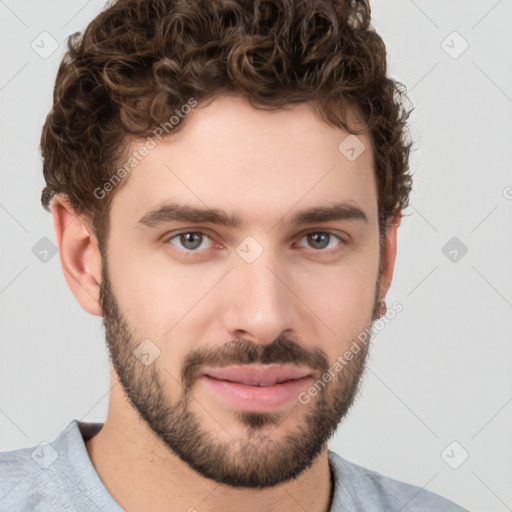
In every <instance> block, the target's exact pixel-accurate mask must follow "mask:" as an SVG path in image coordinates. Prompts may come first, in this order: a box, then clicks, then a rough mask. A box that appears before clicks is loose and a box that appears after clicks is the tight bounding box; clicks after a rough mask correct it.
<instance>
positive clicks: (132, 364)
mask: <svg viewBox="0 0 512 512" xmlns="http://www.w3.org/2000/svg"><path fill="white" fill-rule="evenodd" d="M102 263H103V265H102V282H101V285H100V303H101V306H102V308H103V325H104V329H105V337H106V341H107V344H108V353H109V359H110V363H111V365H112V366H113V368H114V370H115V372H116V374H117V377H118V380H119V382H120V383H121V385H122V388H123V391H124V393H125V395H126V397H127V399H128V400H129V402H130V403H131V405H132V406H133V408H134V410H135V411H136V412H137V413H138V415H139V416H140V418H142V420H143V421H144V422H145V424H146V425H147V426H148V427H149V428H150V429H151V431H152V432H154V434H156V436H157V438H158V439H159V440H160V441H161V442H162V443H164V445H165V446H167V447H168V448H169V450H171V452H172V453H173V454H175V455H176V456H178V457H179V458H180V459H181V460H182V461H184V462H185V463H186V464H187V465H188V466H189V467H191V468H192V469H194V470H195V471H196V472H197V473H199V474H200V475H202V476H203V477H206V478H208V479H211V480H213V481H215V482H219V483H222V484H225V485H229V486H232V487H246V488H268V487H272V486H275V485H278V484H280V483H283V482H286V481H288V480H291V479H294V478H296V477H298V476H299V475H300V474H301V473H302V472H303V471H304V470H305V469H307V468H309V467H311V465H312V464H313V462H314V460H315V458H316V457H317V456H318V455H319V454H320V453H321V452H322V451H323V450H324V449H326V447H327V441H328V440H329V439H330V437H331V436H332V435H333V434H334V432H335V431H336V429H337V427H338V425H339V424H340V422H341V420H342V419H343V418H344V417H345V416H346V414H347V412H348V410H349V409H350V407H351V405H352V403H353V401H354V399H355V396H356V394H357V391H358V386H359V382H360V380H361V376H362V374H363V372H364V368H365V362H366V356H367V353H368V347H369V343H368V342H365V343H362V344H359V345H360V350H359V351H358V352H357V353H356V354H354V356H353V358H352V359H351V360H350V361H349V362H348V361H346V363H347V364H345V365H344V366H343V368H342V370H341V371H339V372H337V374H335V376H334V377H333V378H332V380H331V381H330V382H329V383H328V384H325V383H322V384H323V386H321V387H320V386H318V388H320V389H318V393H317V395H316V397H315V398H316V400H315V399H314V400H311V401H310V402H309V403H308V404H307V407H308V410H307V412H306V413H305V414H304V416H302V414H301V418H302V417H303V418H304V419H303V420H301V421H300V423H298V424H297V425H296V426H295V428H294V429H287V431H286V433H283V434H282V435H279V436H276V435H274V436H273V437H272V433H273V432H274V431H275V430H276V429H279V426H280V424H281V423H282V422H283V421H284V420H285V419H286V417H287V416H285V417H283V416H284V414H283V413H282V412H248V411H235V412H234V413H233V414H234V417H235V419H236V421H237V422H238V423H239V424H241V425H244V427H245V430H246V431H247V434H246V435H245V436H243V438H233V437H232V438H231V439H229V440H225V441H223V440H221V439H220V438H219V436H218V435H215V432H214V431H212V430H211V429H210V430H208V429H206V428H205V427H204V426H203V425H202V423H201V419H200V417H199V416H198V415H197V414H196V413H195V412H194V411H193V410H191V408H190V404H191V402H192V401H194V400H195V398H194V397H193V395H192V392H193V389H194V382H195V381H196V379H197V376H198V373H199V371H200V370H201V368H202V367H204V366H210V367H215V366H227V365H242V364H251V363H258V364H286V363H291V364H295V365H300V366H303V365H304V366H307V367H308V368H310V369H311V370H313V371H314V372H315V376H316V377H317V378H318V379H320V378H321V376H322V375H324V374H326V373H328V370H329V368H330V367H331V366H332V363H331V364H330V363H329V360H328V357H327V354H326V353H325V352H324V351H323V350H321V349H319V348H313V347H306V346H303V345H301V344H299V343H297V342H296V341H295V340H293V339H290V338H287V337H283V336H279V337H278V338H276V339H275V340H274V341H272V343H269V344H266V345H262V344H257V343H254V342H251V341H248V340H244V339H234V340H231V341H230V342H228V343H226V344H224V345H222V346H220V347H215V348H212V347H204V348H199V349H196V350H192V351H190V352H189V353H188V354H187V355H186V357H185V358H184V360H183V363H182V366H181V375H180V379H181V381H178V379H176V378H174V381H175V382H176V387H177V388H180V387H181V394H180V397H179V399H178V400H177V401H173V400H172V399H170V398H169V395H168V391H167V389H166V388H168V385H166V384H165V379H164V378H163V377H165V375H164V372H167V373H168V374H169V376H170V377H171V378H172V376H171V374H170V372H169V371H168V370H167V369H166V368H165V366H162V365H161V364H157V363H159V361H161V360H162V359H163V358H158V359H156V360H155V361H154V362H153V363H152V364H150V365H148V366H145V365H144V364H142V363H141V361H139V359H138V358H137V357H136V356H135V355H134V350H135V349H136V348H137V346H138V345H139V344H140V343H141V341H142V339H143V338H139V337H137V336H136V334H135V331H134V330H133V329H131V328H130V326H129V324H128V321H127V319H126V317H125V316H124V315H123V314H122V312H121V311H120V309H119V305H118V302H117V300H116V297H115V296H114V293H113V291H112V287H111V283H110V281H109V279H108V275H107V274H108V268H107V260H106V258H104V257H103V256H102ZM378 288H379V287H378V281H377V285H376V294H375V303H374V307H373V312H372V313H371V314H370V315H369V316H370V317H373V318H370V319H369V321H368V322H367V324H368V325H366V326H364V328H366V330H365V331H364V332H366V333H368V332H369V330H368V329H369V328H370V327H371V325H372V323H373V320H375V312H376V307H377V297H378V294H379V289H378ZM343 341H345V340H343ZM346 341H350V340H346ZM354 341H355V342H356V343H357V340H354ZM368 341H369V340H368ZM347 347H348V344H345V343H340V353H341V352H342V351H343V352H345V351H346V350H347ZM317 378H315V382H318V381H317ZM167 380H168V379H167ZM199 406H200V407H202V408H203V409H205V408H204V407H203V406H202V405H201V404H199ZM301 407H306V405H304V402H301V403H299V404H297V405H295V407H294V408H293V410H292V412H294V411H295V412H296V410H297V408H301ZM207 412H208V411H207ZM277 433H279V431H277ZM276 437H278V438H277V439H276Z"/></svg>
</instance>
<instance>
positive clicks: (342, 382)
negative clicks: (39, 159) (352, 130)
mask: <svg viewBox="0 0 512 512" xmlns="http://www.w3.org/2000/svg"><path fill="white" fill-rule="evenodd" d="M347 136H348V133H347V132H345V131H343V130H341V129H337V128H333V127H331V126H329V125H327V124H326V123H325V122H323V121H321V120H319V119H318V118H317V117H316V116H315V115H314V114H313V111H312V110H311V108H310V107H309V106H308V105H304V104H303V105H300V106H296V107H293V108H292V109H289V110H280V111H277V112H264V111H260V110H256V109H253V108H252V107H250V106H249V105H248V104H246V103H244V102H243V101H242V100H240V99H234V98H231V99H229V98H226V97H221V98H218V99H217V100H216V101H214V102H213V103H211V104H210V105H208V106H207V107H205V108H196V109H195V110H194V111H193V113H192V114H189V118H188V119H187V124H186V126H185V127H184V129H183V130H182V131H181V132H179V133H177V134H175V135H173V136H172V138H169V139H168V141H167V142H165V143H163V142H162V143H158V144H157V145H156V147H155V148H154V149H151V150H150V151H149V154H148V155H147V156H145V157H144V158H143V159H142V161H141V162H140V163H139V164H138V165H137V166H136V167H135V168H134V169H133V170H132V172H131V175H130V177H129V179H128V181H127V182H126V184H124V185H123V186H122V187H120V188H119V190H116V191H115V196H114V198H113V201H112V207H111V212H110V215H111V229H110V235H109V239H108V243H107V247H106V253H105V248H104V251H103V252H104V254H103V273H102V276H103V281H102V284H101V304H102V308H103V315H104V325H105V330H106V338H107V342H108V346H109V351H110V356H111V360H112V363H113V365H114V368H115V371H116V373H117V376H118V379H119V381H120V382H121V384H122V387H123V390H124V392H125V393H126V396H127V397H128V399H129V400H130V402H131V405H132V406H133V407H134V409H135V410H136V411H138V413H139V414H140V416H141V417H142V418H143V420H144V421H145V422H146V424H147V426H148V428H149V429H150V431H152V432H153V433H154V434H155V435H156V436H157V438H158V439H160V440H161V441H162V443H164V445H165V446H168V447H169V449H170V450H172V451H173V452H174V453H175V454H177V455H178V456H179V457H180V458H181V459H182V460H184V461H185V462H186V463H188V464H189V465H190V466H191V467H192V468H194V469H195V470H196V471H198V472H199V473H201V474H202V475H204V476H205V477H208V478H211V479H213V480H215V481H218V482H222V483H225V484H228V485H232V486H245V487H266V486H273V485H276V484H278V483H281V482H284V481H287V480H289V479H291V478H293V477H295V476H297V475H298V474H299V473H301V472H302V471H303V470H304V469H306V468H307V467H309V466H310V465H311V463H312V462H313V460H314V459H315V457H316V456H317V455H318V454H319V453H320V451H321V450H322V449H323V448H325V446H326V442H327V440H328V438H329V437H330V436H331V435H332V433H333V432H334V430H335V429H336V426H337V425H338V424H339V422H340V420H341V419H342V417H343V416H344V415H345V414H346V412H347V410H348V408H349V407H350V405H351V403H352V401H353V398H354V395H355V392H356V389H357V384H358V381H359V379H360V376H361V373H362V371H363V368H364V362H365V357H366V353H367V347H366V345H364V344H363V345H362V346H361V350H360V351H358V352H357V353H356V354H355V355H354V358H353V359H352V360H351V361H350V362H347V364H344V365H343V368H342V369H341V370H338V371H333V370H332V367H333V364H334V362H335V361H336V360H338V361H339V360H340V358H339V356H343V354H344V353H345V352H346V351H347V350H348V349H349V348H350V346H351V344H352V341H353V340H354V339H357V337H358V335H359V334H360V333H361V332H363V331H364V330H365V329H368V328H369V327H370V326H371V323H372V320H373V319H374V311H375V305H376V298H377V294H378V277H379V275H378V268H379V256H380V254H379V229H378V220H377V219H378V216H377V192H376V185H375V178H374V175H373V173H374V171H373V157H372V149H371V145H370V141H369V139H368V138H367V137H366V136H363V135H361V136H359V139H360V140H361V141H362V142H363V143H364V144H365V146H366V149H365V150H364V151H363V152H362V153H361V154H360V155H359V156H358V157H357V158H356V159H355V160H353V159H348V158H347V157H346V156H345V154H346V153H345V154H343V153H342V152H340V150H339V149H338V146H339V145H340V143H341V142H342V141H343V140H344V139H345V138H346V137H347ZM137 148H140V146H139V145H135V144H134V145H133V149H134V150H136V149H137ZM167 203H176V204H179V205H184V206H188V207H195V208H200V209H207V208H210V209H217V210H223V211H224V212H226V213H227V214H228V215H229V216H236V217H237V218H238V219H239V220H240V221H241V223H240V225H236V226H235V225H231V226H226V225H224V224H221V223H214V222H212V220H214V219H210V220H209V221H206V220H205V219H198V218H197V217H196V218H195V219H194V220H173V218H172V217H171V216H170V215H166V214H165V212H164V213H162V211H160V212H159V213H158V214H156V215H155V214H153V215H151V214H150V212H152V211H155V210H158V209H159V208H160V207H162V206H163V205H165V204H167ZM337 203H345V207H344V209H342V213H343V212H345V213H346V212H347V211H349V209H350V208H352V210H351V211H352V213H351V215H346V214H345V215H343V214H342V215H341V216H339V217H340V218H334V219H324V220H322V219H319V218H318V217H317V218H316V219H313V218H311V216H310V217H309V219H305V218H302V219H299V222H298V223H297V222H295V221H294V217H295V216H296V215H297V214H298V213H300V212H304V211H305V210H310V209H312V208H322V207H327V206H333V205H335V204H337ZM347 205H348V206H349V208H347ZM357 210H360V212H358V211H357ZM174 211H175V210H174ZM361 212H362V214H361ZM167 213H169V210H168V211H167ZM363 217H364V218H363ZM141 219H142V222H141ZM307 221H309V222H307ZM144 340H146V341H144ZM148 340H151V341H148ZM143 342H144V343H143ZM141 343H142V345H141ZM141 352H142V353H143V354H142V357H141V359H143V360H144V361H145V362H146V363H147V362H148V361H152V362H150V364H144V363H143V362H141V360H140V359H139V357H140V356H141V354H140V353H141ZM135 354H137V355H139V357H136V355H135ZM153 359H154V360H153ZM235 366H236V367H240V366H242V368H241V372H242V373H241V374H240V373H236V372H234V371H232V370H239V369H240V368H234V369H233V367H235ZM248 368H249V369H250V368H252V369H254V370H256V372H255V373H248V372H247V369H248ZM290 368H291V369H292V370H294V369H295V370H297V371H296V372H295V373H293V374H286V373H283V372H285V371H286V370H287V369H290ZM329 368H331V373H332V374H333V375H334V376H333V378H331V379H330V381H328V380H327V379H324V380H323V382H322V383H321V385H319V383H318V382H319V380H320V381H321V380H322V376H323V375H325V373H326V372H328V371H329ZM269 369H270V370H275V371H277V372H278V373H260V371H264V370H269ZM222 370H228V371H229V372H230V373H228V374H227V375H228V377H226V374H222V375H221V374H220V373H219V371H222ZM279 372H281V373H279ZM276 375H277V377H275V376H276ZM283 375H284V376H285V377H283ZM279 376H281V377H282V378H283V379H286V380H287V381H286V382H283V383H274V384H272V382H275V380H276V378H277V379H278V380H279ZM215 377H217V378H215ZM223 377H224V378H223ZM299 377H300V378H299ZM230 379H233V380H235V381H237V382H238V383H236V384H235V383H233V382H227V381H228V380H230ZM241 381H243V382H249V383H246V384H243V383H241ZM265 381H266V382H265ZM315 383H317V385H316V389H317V392H316V394H315V393H308V390H309V389H310V388H311V387H312V386H313V387H314V385H315ZM258 384H259V385H258ZM268 384H272V385H268ZM304 392H306V393H308V397H309V398H310V399H309V401H306V400H304V399H303V400H299V399H298V397H299V394H300V393H302V396H303V397H304V396H305V395H304ZM306 402H307V403H306Z"/></svg>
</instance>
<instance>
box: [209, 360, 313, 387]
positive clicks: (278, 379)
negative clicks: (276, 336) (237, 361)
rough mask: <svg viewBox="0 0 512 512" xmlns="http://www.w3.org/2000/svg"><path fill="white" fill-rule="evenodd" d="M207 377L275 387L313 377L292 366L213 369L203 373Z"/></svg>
mask: <svg viewBox="0 0 512 512" xmlns="http://www.w3.org/2000/svg"><path fill="white" fill-rule="evenodd" d="M202 373H203V374H204V375H206V376H207V377H210V378H212V379H217V380H224V381H228V382H235V383H238V384H245V385H247V386H261V387H264V386H274V385H275V384H281V383H283V382H288V381H290V380H298V379H303V378H304V377H308V376H310V375H311V371H310V370H309V369H307V368H300V367H298V366H291V365H244V366H229V367H226V368H211V369H206V370H204V371H203V372H202Z"/></svg>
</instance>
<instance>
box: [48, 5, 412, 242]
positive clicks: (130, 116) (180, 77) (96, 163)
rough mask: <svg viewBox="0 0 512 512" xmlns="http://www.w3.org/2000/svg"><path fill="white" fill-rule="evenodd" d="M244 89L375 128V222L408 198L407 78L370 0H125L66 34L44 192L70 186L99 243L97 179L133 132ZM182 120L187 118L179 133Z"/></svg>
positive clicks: (105, 207) (337, 122)
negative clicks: (393, 64) (391, 72)
mask: <svg viewBox="0 0 512 512" xmlns="http://www.w3.org/2000/svg"><path fill="white" fill-rule="evenodd" d="M220 94H235V95H239V96H241V97H243V98H245V99H246V100H248V101H249V102H250V104H251V105H252V106H253V107H255V108H261V109H268V110H274V109H282V108H286V106H288V105H293V104H297V103H303V102H309V103H311V104H312V105H313V106H314V108H315V111H317V112H318V114H319V115H320V117H321V119H323V120H325V121H326V122H327V123H329V124H332V125H334V126H337V127H342V128H344V129H346V130H347V131H348V132H349V133H352V134H359V133H361V132H360V131H357V130H355V128H354V127H353V126H349V124H348V122H347V115H349V112H348V108H351V109H352V112H357V113H358V118H359V119H360V120H361V121H362V122H363V124H364V128H363V129H364V130H368V133H369V136H370V140H371V142H372V146H373V151H374V160H375V176H376V180H377V190H378V211H379V226H380V229H381V234H383V233H384V232H385V227H386V222H387V221H388V219H390V218H392V217H394V216H396V215H397V214H399V213H400V212H401V211H402V210H403V209H404V208H406V207H407V205H408V200H409V193H410V190H411V183H412V179H411V176H410V174H409V173H408V166H409V164H408V160H409V151H410V148H411V145H412V143H411V142H410V141H409V140H408V131H407V119H408V117H409V114H410V112H411V111H412V109H411V110H407V109H406V108H405V107H404V101H403V100H405V99H407V96H406V94H405V86H403V84H401V83H400V82H398V81H396V80H393V79H391V78H389V77H388V76H387V66H386V47H385V44H384V42H383V41H382V39H381V37H380V36H379V35H378V34H377V33H376V32H375V30H374V29H373V28H372V27H371V9H370V5H369V3H368V0H362V1H358V0H254V1H253V0H186V1H180V0H118V1H116V2H114V3H112V4H110V5H109V6H108V8H107V9H106V10H104V11H103V12H101V13H100V14H99V15H98V16H97V17H96V18H95V19H94V20H93V21H92V22H91V23H90V24H89V25H88V27H87V28H86V30H85V32H84V34H83V36H82V35H81V34H80V32H77V33H75V34H73V35H71V36H70V37H69V38H68V50H67V52H66V53H65V55H64V57H63V59H62V62H61V64H60V67H59V70H58V73H57V78H56V83H55V88H54V93H53V108H52V110H51V112H50V113H49V115H48V117H47V118H46V122H45V124H44V127H43V131H42V137H41V152H42V156H43V173H44V178H45V181H46V187H45V188H44V190H43V192H42V196H41V202H42V204H43V207H44V208H45V209H46V210H49V204H50V202H51V199H52V198H53V197H54V196H55V195H57V194H62V195H65V196H66V197H67V198H68V199H69V201H70V203H71V205H72V207H73V208H74V209H75V211H76V212H77V213H78V214H81V213H84V214H86V215H87V216H88V217H89V219H90V220H91V222H92V226H93V229H94V231H95V234H96V236H97V239H98V242H99V244H100V248H101V246H102V244H103V242H105V241H106V237H107V236H108V231H109V220H108V216H109V208H110V204H111V201H112V197H113V193H110V194H108V195H105V197H103V198H101V199H99V198H98V197H97V194H95V192H94V191H95V189H97V188H98V187H102V186H103V185H104V184H105V183H106V181H107V180H109V179H110V178H111V177H112V176H113V175H114V174H115V171H116V168H118V166H119V165H121V162H122V161H123V159H126V154H127V153H126V152H127V149H128V148H129V144H130V142H131V141H132V140H141V139H144V138H147V137H148V136H150V135H151V134H152V133H154V130H155V126H158V125H162V123H164V122H166V121H168V120H169V119H170V118H171V117H172V116H173V115H174V113H175V112H176V110H177V109H179V108H180V107H182V106H183V105H185V104H187V101H189V100H190V98H194V99H195V100H196V101H198V102H206V101H208V100H211V99H214V98H215V97H217V96H218V95H220ZM185 125H186V119H183V121H182V122H180V123H179V124H178V125H177V126H176V127H174V129H173V132H176V131H178V130H180V129H182V128H183V126H185Z"/></svg>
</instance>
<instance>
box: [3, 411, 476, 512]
mask: <svg viewBox="0 0 512 512" xmlns="http://www.w3.org/2000/svg"><path fill="white" fill-rule="evenodd" d="M102 425H103V424H102V423H85V422H79V421H78V420H76V419H75V420H72V421H71V422H70V423H69V424H68V426H67V427H66V428H65V429H64V430H63V431H62V432H61V433H60V434H59V436H58V437H57V438H56V439H55V440H54V441H52V442H51V443H41V444H40V445H38V446H34V447H31V448H21V449H19V450H12V451H5V452H0V511H1V512H18V511H20V512H22V511H23V512H25V511H27V512H28V511H31V512H75V511H76V512H89V511H90V512H100V511H101V512H124V511H123V509H122V508H121V506H120V505H119V504H118V503H117V502H116V501H115V500H114V498H113V497H112V496H111V495H110V493H109V492H108V490H107V488H106V487H105V485H104V484H103V482H102V481H101V479H100V477H99V475H98V473H96V470H95V469H94V466H93V464H92V462H91V459H90V458H89V455H88V453H87V449H86V447H85V443H84V440H87V439H89V438H90V437H92V436H94V435H95V434H96V433H97V432H98V431H99V430H100V429H101V427H102ZM329 461H330V464H331V468H332V470H333V472H334V476H335V487H334V495H333V501H332V507H331V510H330V512H360V511H364V512H377V511H379V512H384V511H386V512H398V511H400V512H420V511H421V512H434V511H435V512H463V511H465V512H467V510H466V509H464V508H462V507H459V506H458V505H456V504H455V503H453V502H451V501H448V500H446V499H445V498H442V497H441V496H438V495H437V494H433V493H431V492H429V491H426V490H424V489H421V488H420V487H417V486H414V485H410V484H406V483H403V482H399V481H397V480H393V479H391V478H388V477H386V476H383V475H381V474H379V473H376V472H374V471H371V470H369V469H366V468H363V467H361V466H358V465H356V464H354V463H352V462H349V461H348V460H346V459H344V458H342V457H340V456H339V455H338V454H336V453H334V452H333V451H330V450H329ZM141 512H142V511H141Z"/></svg>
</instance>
